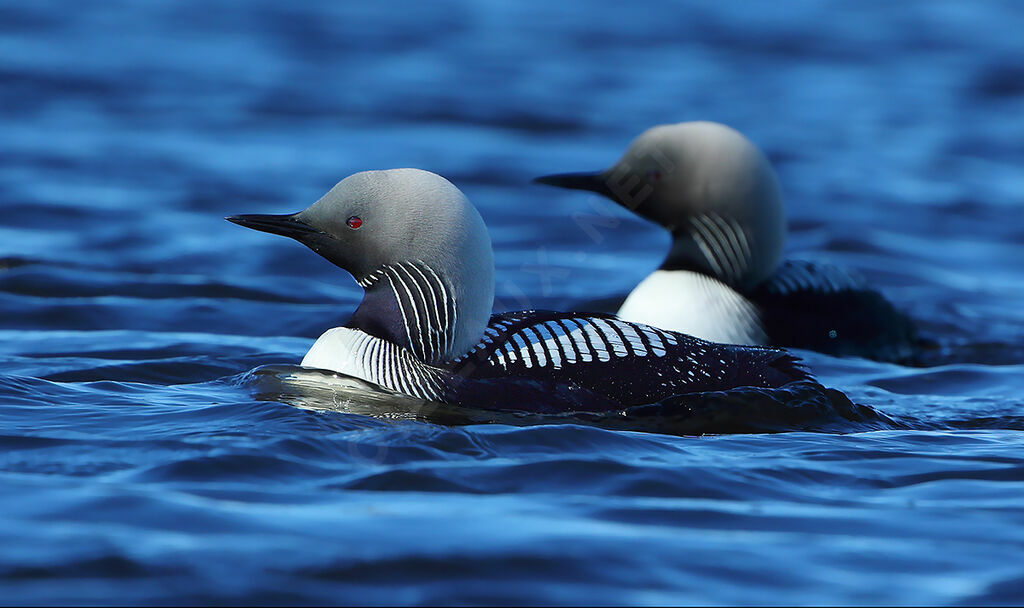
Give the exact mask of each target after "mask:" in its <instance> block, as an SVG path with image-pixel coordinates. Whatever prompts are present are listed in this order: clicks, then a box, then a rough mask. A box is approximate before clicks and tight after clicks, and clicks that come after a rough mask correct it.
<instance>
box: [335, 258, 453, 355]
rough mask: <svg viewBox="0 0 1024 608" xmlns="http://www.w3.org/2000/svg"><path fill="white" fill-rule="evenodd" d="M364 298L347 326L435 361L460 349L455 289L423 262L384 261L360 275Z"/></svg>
mask: <svg viewBox="0 0 1024 608" xmlns="http://www.w3.org/2000/svg"><path fill="white" fill-rule="evenodd" d="M359 284H360V285H361V286H362V287H363V288H364V289H366V296H365V297H364V298H363V302H362V303H361V304H360V305H359V308H357V309H356V312H355V313H354V314H353V315H352V319H351V320H350V321H349V323H348V326H349V327H353V328H357V329H361V330H363V331H364V332H366V333H368V334H370V335H372V336H376V337H379V338H382V339H385V340H388V341H390V342H393V343H394V344H396V345H398V346H401V347H403V348H406V349H408V350H409V351H410V352H411V353H412V354H413V355H415V356H416V358H417V359H419V360H420V361H423V362H425V363H428V364H431V365H438V364H441V363H444V362H446V361H449V360H451V359H453V358H455V357H456V356H458V355H459V354H461V352H458V351H459V348H458V347H459V345H458V344H457V343H456V328H457V327H458V323H459V306H458V302H457V300H456V297H455V290H454V289H453V288H452V286H451V285H450V284H448V282H447V281H445V280H444V279H443V278H442V276H441V274H439V273H438V272H436V271H435V270H434V269H432V268H431V267H430V266H429V265H427V264H426V263H425V262H423V261H422V260H409V261H404V262H397V263H394V264H384V265H382V266H380V267H379V268H377V269H376V270H374V271H373V272H371V273H370V274H368V275H366V276H365V277H363V278H361V279H359Z"/></svg>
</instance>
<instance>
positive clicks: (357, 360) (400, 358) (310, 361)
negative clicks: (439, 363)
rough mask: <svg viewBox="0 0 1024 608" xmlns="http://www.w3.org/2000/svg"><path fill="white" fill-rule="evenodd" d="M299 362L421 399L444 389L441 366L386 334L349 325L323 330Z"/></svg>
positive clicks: (441, 392) (431, 398)
mask: <svg viewBox="0 0 1024 608" xmlns="http://www.w3.org/2000/svg"><path fill="white" fill-rule="evenodd" d="M302 365H303V366H304V367H315V368H317V369H328V370H331V371H334V372H338V373H340V374H345V375H347V376H352V377H354V378H359V379H361V380H366V381H367V382H371V383H373V384H376V385H378V386H382V387H384V388H386V389H389V390H392V391H395V392H396V393H402V394H404V395H411V396H413V397H418V398H420V399H428V400H438V399H440V398H441V397H442V395H443V394H444V391H445V378H444V374H443V373H442V372H441V371H440V370H438V369H437V368H435V367H432V366H430V365H426V364H424V363H423V362H422V361H420V360H419V359H418V358H416V357H415V356H414V355H413V354H412V353H411V352H410V351H409V350H408V349H406V348H403V347H401V346H399V345H398V344H395V343H394V342H392V341H390V340H388V339H386V338H379V337H377V336H372V335H370V334H368V333H366V332H364V331H362V330H361V329H354V328H351V327H335V328H332V329H328V330H327V331H325V332H324V333H323V335H321V336H320V337H319V338H317V341H316V342H315V343H313V346H311V347H310V349H309V351H308V352H307V353H306V356H304V357H303V358H302Z"/></svg>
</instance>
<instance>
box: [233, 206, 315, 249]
mask: <svg viewBox="0 0 1024 608" xmlns="http://www.w3.org/2000/svg"><path fill="white" fill-rule="evenodd" d="M224 219H226V220H227V221H229V222H231V223H232V224H238V225H239V226H245V227H246V228H252V229H253V230H259V231H260V232H269V233H270V234H280V235H281V236H287V237H290V238H293V239H295V240H297V241H299V242H302V243H305V242H306V241H307V240H308V239H309V238H310V237H312V236H315V235H322V234H323V233H322V232H321V231H319V230H317V229H316V228H314V227H312V226H310V225H309V224H307V223H305V222H303V221H302V220H300V219H297V218H296V217H295V215H263V214H258V213H256V214H249V215H232V216H231V217H226V218H224Z"/></svg>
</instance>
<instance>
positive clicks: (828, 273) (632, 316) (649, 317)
mask: <svg viewBox="0 0 1024 608" xmlns="http://www.w3.org/2000/svg"><path fill="white" fill-rule="evenodd" d="M534 181H536V182H538V183H541V184H547V185H551V186H558V187H562V188H570V189H577V190H589V191H592V192H597V193H599V194H602V195H604V196H606V197H608V198H610V199H611V200H613V201H615V202H616V203H619V204H620V205H622V206H624V207H626V208H627V209H630V210H631V211H633V212H634V213H636V214H638V215H640V216H641V217H644V218H646V219H648V220H651V221H653V222H655V223H657V224H660V225H661V226H663V227H665V228H666V229H668V231H669V232H670V233H671V234H672V247H671V249H670V250H669V253H668V256H667V257H666V258H665V261H664V262H662V264H661V266H660V267H659V268H658V269H657V270H655V271H654V272H653V273H652V274H651V275H650V276H648V277H647V278H646V279H644V280H643V281H641V282H640V284H639V285H637V286H636V287H635V288H634V289H633V291H632V292H631V293H630V294H629V295H628V296H627V297H626V299H625V301H623V302H622V303H621V307H620V308H619V309H618V315H619V317H621V318H622V319H624V320H627V321H635V322H641V323H647V324H650V325H654V326H656V327H660V328H662V329H668V330H672V331H678V332H684V333H687V334H691V335H694V336H698V337H700V338H704V339H706V340H713V341H716V342H726V343H735V344H761V345H775V346H789V347H795V348H806V349H809V350H815V351H820V352H824V353H829V354H834V355H854V356H861V357H867V358H871V359H878V360H884V361H898V362H911V361H913V359H914V357H915V353H916V351H917V348H918V346H919V345H921V344H922V342H921V340H920V339H919V338H918V335H917V331H916V329H915V327H914V325H913V323H912V322H911V321H910V319H908V318H907V317H906V316H905V315H904V314H902V313H901V312H899V311H898V310H896V309H895V308H894V307H893V306H892V304H890V303H889V302H888V301H887V300H886V299H885V298H884V297H883V296H882V295H881V294H880V293H879V292H877V291H876V290H874V289H871V288H870V287H869V286H868V285H867V284H866V283H865V281H864V280H863V279H862V278H861V277H859V276H856V275H853V274H851V273H849V272H846V271H844V270H842V269H839V268H836V267H834V266H829V265H824V264H817V263H813V262H805V261H782V248H783V244H784V241H785V237H786V223H785V217H784V213H783V203H782V195H781V193H780V190H779V184H778V180H777V178H776V176H775V171H774V170H773V169H772V167H771V165H770V164H769V162H768V160H767V159H766V158H765V156H764V155H763V154H762V153H761V151H760V150H758V148H757V147H756V146H755V145H754V144H753V143H751V142H750V141H749V140H748V139H747V138H746V137H744V136H743V135H741V134H740V133H739V132H737V131H736V130H734V129H732V128H730V127H727V126H725V125H722V124H719V123H714V122H704V121H701V122H684V123H678V124H672V125H661V126H656V127H653V128H651V129H648V130H647V131H645V132H644V133H642V134H641V135H640V136H639V137H637V138H636V139H635V140H634V141H633V142H632V143H631V144H630V146H629V148H628V149H627V150H626V152H625V154H624V155H623V156H622V158H621V159H619V161H618V162H617V163H615V165H613V166H612V167H611V168H609V169H607V170H605V171H598V172H594V173H566V174H558V175H548V176H544V177H538V178H536V179H535V180H534ZM616 305H617V304H616ZM613 306H614V305H613Z"/></svg>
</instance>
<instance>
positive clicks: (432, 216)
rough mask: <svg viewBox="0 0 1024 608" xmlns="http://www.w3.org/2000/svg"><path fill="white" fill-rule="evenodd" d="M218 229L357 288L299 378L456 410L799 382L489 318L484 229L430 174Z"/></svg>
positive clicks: (670, 335)
mask: <svg viewBox="0 0 1024 608" xmlns="http://www.w3.org/2000/svg"><path fill="white" fill-rule="evenodd" d="M227 219H228V220H229V221H231V222H234V223H236V224H239V225H241V226H245V227H247V228H253V229H255V230H261V231H264V232H270V233H273V234H281V235H284V236H289V237H292V238H294V239H296V240H297V241H299V242H300V243H303V244H304V245H306V246H308V247H309V248H310V249H312V250H313V251H315V252H316V253H318V254H320V255H321V256H323V257H324V258H326V259H327V260H329V261H330V262H332V263H334V264H335V265H337V266H339V267H341V268H342V269H344V270H347V271H348V272H350V273H351V274H352V275H353V276H354V277H355V279H356V281H357V282H358V283H359V285H360V286H362V287H363V289H364V290H365V294H364V297H363V300H362V302H361V303H360V304H359V306H358V307H357V308H356V310H355V312H354V313H353V315H352V317H351V319H350V320H349V322H348V323H347V324H346V325H345V326H343V327H335V328H333V329H329V330H327V331H326V332H325V333H324V334H323V335H322V336H320V338H319V339H317V341H316V342H315V343H314V344H313V346H312V347H311V348H310V349H309V352H308V353H306V356H305V357H304V358H303V360H302V365H303V366H308V367H315V368H320V369H326V370H332V371H335V372H340V373H343V374H347V375H349V376H354V377H357V378H360V379H362V380H365V381H368V382H371V383H373V384H376V385H379V386H382V387H384V388H386V389H389V390H391V391H395V392H398V393H402V394H405V395H410V396H413V397H418V398H422V399H428V400H433V401H441V402H445V403H453V404H472V405H474V406H477V407H498V408H509V409H533V410H537V409H540V410H553V409H556V410H557V409H562V410H568V409H574V410H590V411H598V410H609V409H616V408H621V407H628V406H630V405H636V404H643V403H652V402H654V401H657V400H660V399H663V398H665V397H668V396H671V395H674V394H684V393H696V392H703V391H717V390H726V389H730V388H734V387H738V386H759V387H769V388H770V387H777V386H781V385H784V384H787V383H789V382H792V381H795V380H806V379H810V376H809V375H808V373H807V372H806V371H805V370H804V369H803V368H802V367H801V366H800V365H799V363H798V362H797V360H796V359H795V358H794V357H793V356H791V355H789V354H788V353H786V352H785V351H782V350H778V349H773V348H764V347H744V346H729V345H723V344H715V343H712V342H707V341H704V340H700V339H697V338H693V337H691V336H686V335H682V334H679V333H675V332H671V331H665V330H662V329H656V328H653V327H649V326H646V325H642V324H638V323H629V322H626V321H622V320H619V319H617V318H615V317H614V316H611V315H607V314H572V313H558V312H544V311H524V312H514V313H504V314H497V315H494V316H492V315H491V307H492V305H493V300H494V261H493V258H492V251H491V240H490V237H489V235H488V234H487V228H486V227H485V226H484V222H483V219H482V218H481V217H480V214H479V213H478V212H477V210H476V208H474V207H473V205H472V204H471V203H470V202H469V200H468V199H467V198H466V197H465V196H464V195H463V194H462V192H461V191H459V189H458V188H456V187H455V186H454V185H452V184H451V183H450V182H448V181H447V180H446V179H444V178H443V177H441V176H439V175H435V174H433V173H430V172H428V171H422V170H419V169H393V170H388V171H367V172H362V173H356V174H354V175H351V176H349V177H348V178H346V179H344V180H342V181H341V182H339V183H338V184H337V185H336V186H334V187H333V188H332V189H331V190H330V191H329V192H327V194H325V195H324V196H323V197H322V198H321V199H320V200H318V201H317V202H316V203H314V204H313V205H311V206H310V207H309V208H307V209H305V210H304V211H300V212H299V213H295V214H291V215H237V216H232V217H229V218H227Z"/></svg>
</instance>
